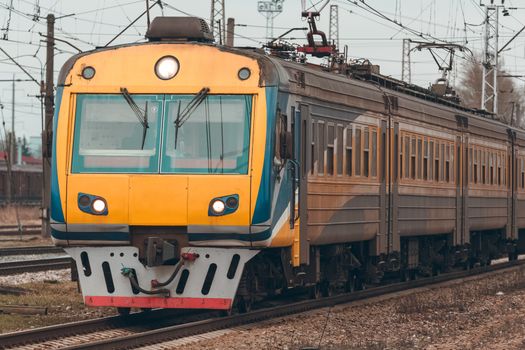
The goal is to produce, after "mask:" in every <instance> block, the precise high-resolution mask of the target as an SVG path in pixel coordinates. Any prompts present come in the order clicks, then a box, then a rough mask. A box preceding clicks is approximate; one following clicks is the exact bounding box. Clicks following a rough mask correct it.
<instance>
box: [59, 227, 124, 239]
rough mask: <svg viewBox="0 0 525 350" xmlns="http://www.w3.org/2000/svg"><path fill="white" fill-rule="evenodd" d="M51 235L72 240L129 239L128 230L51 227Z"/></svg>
mask: <svg viewBox="0 0 525 350" xmlns="http://www.w3.org/2000/svg"><path fill="white" fill-rule="evenodd" d="M51 236H52V237H53V238H56V239H60V240H70V241H129V233H128V232H62V231H57V230H54V229H51Z"/></svg>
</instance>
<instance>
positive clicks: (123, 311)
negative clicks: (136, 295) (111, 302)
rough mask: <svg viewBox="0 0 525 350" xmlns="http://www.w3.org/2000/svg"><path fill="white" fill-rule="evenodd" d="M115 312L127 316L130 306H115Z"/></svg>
mask: <svg viewBox="0 0 525 350" xmlns="http://www.w3.org/2000/svg"><path fill="white" fill-rule="evenodd" d="M117 312H118V314H119V315H120V316H127V315H129V313H130V312H131V308H130V307H117Z"/></svg>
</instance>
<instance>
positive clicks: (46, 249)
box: [0, 246, 65, 256]
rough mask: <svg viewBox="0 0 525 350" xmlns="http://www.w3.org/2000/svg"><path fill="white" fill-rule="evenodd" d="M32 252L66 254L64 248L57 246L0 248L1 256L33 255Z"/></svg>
mask: <svg viewBox="0 0 525 350" xmlns="http://www.w3.org/2000/svg"><path fill="white" fill-rule="evenodd" d="M32 254H65V252H64V249H62V248H61V247H55V246H34V247H31V246H28V247H12V248H0V256H13V255H32Z"/></svg>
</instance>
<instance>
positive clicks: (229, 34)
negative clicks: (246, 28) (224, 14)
mask: <svg viewBox="0 0 525 350" xmlns="http://www.w3.org/2000/svg"><path fill="white" fill-rule="evenodd" d="M234 31H235V18H228V25H227V26H226V46H230V47H233V35H234Z"/></svg>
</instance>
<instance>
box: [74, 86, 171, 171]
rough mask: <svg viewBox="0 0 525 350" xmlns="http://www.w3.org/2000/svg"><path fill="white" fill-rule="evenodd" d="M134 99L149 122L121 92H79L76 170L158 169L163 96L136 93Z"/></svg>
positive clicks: (75, 151) (76, 123)
mask: <svg viewBox="0 0 525 350" xmlns="http://www.w3.org/2000/svg"><path fill="white" fill-rule="evenodd" d="M133 101H134V102H135V103H136V105H137V106H138V107H139V109H141V112H142V113H144V114H145V115H147V124H144V121H141V120H139V119H138V118H137V115H136V114H135V113H134V111H133V110H132V109H131V108H130V106H129V105H128V103H127V102H126V100H125V99H124V97H123V96H122V95H109V94H108V95H102V94H99V95H95V94H82V95H77V104H76V122H75V137H74V157H73V162H72V171H73V172H156V171H158V152H157V149H158V147H157V142H158V138H159V135H158V129H159V120H160V116H161V112H162V96H160V97H159V96H156V95H134V96H133ZM144 125H147V128H145V126H144ZM144 130H146V132H144Z"/></svg>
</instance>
